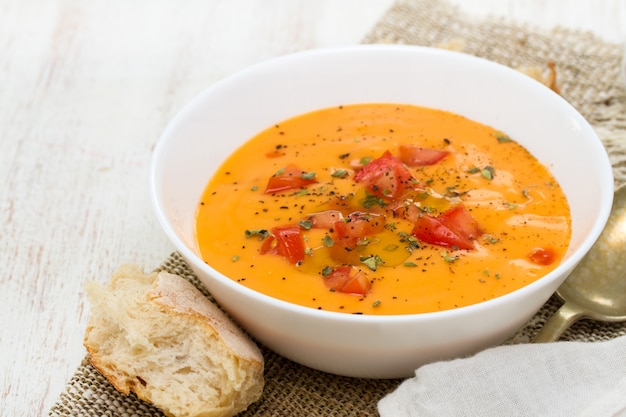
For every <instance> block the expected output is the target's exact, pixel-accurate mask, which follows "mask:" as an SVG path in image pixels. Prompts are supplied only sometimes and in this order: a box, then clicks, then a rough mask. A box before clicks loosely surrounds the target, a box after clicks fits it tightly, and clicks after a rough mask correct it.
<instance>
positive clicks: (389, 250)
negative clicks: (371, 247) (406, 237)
mask: <svg viewBox="0 0 626 417" xmlns="http://www.w3.org/2000/svg"><path fill="white" fill-rule="evenodd" d="M399 247H400V246H398V245H396V244H393V243H392V244H390V245H387V246H385V247H384V248H383V250H386V251H387V252H393V251H395V250H397V249H398V248H399Z"/></svg>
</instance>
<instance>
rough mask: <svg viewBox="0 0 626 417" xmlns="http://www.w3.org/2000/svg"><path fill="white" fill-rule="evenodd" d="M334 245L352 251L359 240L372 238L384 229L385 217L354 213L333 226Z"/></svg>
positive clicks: (359, 212)
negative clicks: (339, 244)
mask: <svg viewBox="0 0 626 417" xmlns="http://www.w3.org/2000/svg"><path fill="white" fill-rule="evenodd" d="M332 229H333V234H334V237H335V243H337V242H340V243H341V244H342V245H343V246H345V247H347V248H350V249H354V248H355V247H356V245H357V242H358V241H359V239H364V238H366V237H368V236H373V235H375V234H377V233H380V232H382V231H383V230H384V229H385V216H383V215H380V214H373V213H366V212H361V211H355V212H353V213H350V214H348V216H347V217H346V218H345V219H344V220H341V221H338V222H335V223H334V224H333V227H332Z"/></svg>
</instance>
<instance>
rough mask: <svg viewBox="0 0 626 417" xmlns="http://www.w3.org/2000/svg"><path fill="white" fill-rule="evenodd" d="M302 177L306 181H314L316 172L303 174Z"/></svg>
mask: <svg viewBox="0 0 626 417" xmlns="http://www.w3.org/2000/svg"><path fill="white" fill-rule="evenodd" d="M300 176H301V177H302V179H304V180H312V179H314V178H315V172H303V173H302V174H301V175H300Z"/></svg>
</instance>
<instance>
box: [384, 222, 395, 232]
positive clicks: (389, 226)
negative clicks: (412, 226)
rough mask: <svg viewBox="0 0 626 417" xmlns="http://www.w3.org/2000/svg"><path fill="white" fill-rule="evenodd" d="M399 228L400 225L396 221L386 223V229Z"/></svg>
mask: <svg viewBox="0 0 626 417" xmlns="http://www.w3.org/2000/svg"><path fill="white" fill-rule="evenodd" d="M397 228H398V226H397V225H396V223H395V222H391V223H385V229H387V230H389V231H392V232H393V231H394V230H396V229H397Z"/></svg>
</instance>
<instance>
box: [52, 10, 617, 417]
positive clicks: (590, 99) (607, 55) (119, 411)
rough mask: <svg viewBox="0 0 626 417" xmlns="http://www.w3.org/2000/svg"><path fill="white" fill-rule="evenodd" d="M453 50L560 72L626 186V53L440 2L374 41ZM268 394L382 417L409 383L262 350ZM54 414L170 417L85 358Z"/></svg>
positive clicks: (268, 405) (584, 325)
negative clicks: (337, 371)
mask: <svg viewBox="0 0 626 417" xmlns="http://www.w3.org/2000/svg"><path fill="white" fill-rule="evenodd" d="M364 42H365V43H405V44H415V45H425V46H436V47H445V48H453V49H457V50H460V51H462V52H465V53H469V54H473V55H477V56H480V57H484V58H487V59H490V60H493V61H496V62H500V63H502V64H505V65H508V66H510V67H513V68H523V67H525V68H531V67H532V68H545V67H546V65H547V62H549V61H552V62H554V63H555V65H556V73H557V83H558V85H559V87H560V91H561V94H562V96H563V97H564V98H565V99H566V100H568V101H569V102H570V103H571V104H572V105H574V107H576V108H577V109H578V110H579V111H580V112H581V113H582V114H583V116H585V117H586V118H587V120H588V121H589V122H590V123H591V124H592V126H593V127H594V128H595V129H596V132H597V133H598V135H599V136H600V138H601V139H602V141H603V143H604V144H605V146H606V148H607V150H608V152H609V155H610V158H611V162H612V164H613V167H614V172H615V178H616V183H623V182H626V92H625V89H624V83H623V80H622V78H621V74H620V69H619V63H620V59H621V48H620V47H619V45H616V44H608V43H605V42H603V41H601V40H600V39H598V38H596V37H594V36H592V35H591V34H588V33H581V32H576V31H568V30H564V29H560V28H555V29H553V30H551V31H541V30H537V29H535V28H532V27H528V26H523V25H518V24H515V23H512V22H505V21H502V20H501V19H496V18H487V19H484V20H476V19H473V18H470V17H468V16H467V15H463V14H462V13H461V12H460V10H459V9H458V8H456V7H454V6H452V5H450V4H449V3H446V2H445V1H439V0H398V1H397V2H396V3H395V4H394V5H393V6H392V7H391V8H390V9H389V10H388V11H387V13H386V14H385V15H384V16H383V17H382V19H381V20H380V21H379V23H378V24H377V25H376V26H375V27H374V28H373V29H372V30H371V32H370V33H369V34H368V35H367V36H366V38H365V39H364ZM158 269H160V270H166V271H168V272H172V273H176V274H178V275H181V276H183V277H185V278H187V279H188V280H190V281H191V282H192V283H194V284H195V285H196V286H198V287H199V288H200V289H201V290H202V291H203V292H204V293H205V295H207V296H208V297H210V295H209V294H208V293H207V292H206V290H205V289H204V288H203V287H202V285H201V284H200V282H199V281H198V279H197V278H196V277H195V276H194V274H193V272H192V271H191V270H190V269H189V267H188V266H187V265H186V264H185V262H184V261H183V259H182V258H181V257H180V255H179V254H177V253H173V254H172V255H171V256H170V257H169V258H168V259H166V260H165V261H164V262H163V264H162V265H161V266H160V267H159V268H158ZM560 304H561V303H560V301H559V300H558V299H556V297H553V298H552V299H550V300H549V301H548V302H547V303H546V305H545V306H544V307H543V308H542V309H541V310H540V311H539V312H538V313H537V314H536V315H535V316H534V317H533V318H532V319H531V320H530V321H529V322H528V323H527V325H526V326H524V327H523V328H522V329H520V330H519V332H518V333H517V334H515V335H514V336H513V337H512V338H511V339H510V340H508V341H507V342H505V343H507V344H512V343H525V342H529V341H530V340H532V339H533V337H534V335H535V334H536V332H537V331H538V330H539V329H540V328H541V327H542V326H543V324H544V323H545V321H546V320H547V318H548V317H549V316H551V315H552V314H553V313H554V312H555V311H556V310H557V308H558V307H559V306H560ZM622 335H626V324H622V323H614V324H607V323H599V322H594V321H590V320H582V321H580V322H578V323H576V324H575V325H574V326H572V328H571V329H569V330H568V331H567V332H566V333H565V334H564V335H563V337H562V338H561V340H584V341H598V340H608V339H611V338H614V337H617V336H622ZM261 349H262V351H263V354H264V356H265V361H266V363H265V366H266V370H265V379H266V387H265V391H264V394H263V397H262V399H261V400H260V401H259V402H257V403H255V404H253V405H252V406H251V407H250V408H249V409H248V410H246V411H245V412H243V413H241V414H240V415H241V416H250V417H251V416H313V417H315V416H334V417H344V416H359V417H366V416H377V415H378V413H377V411H376V405H377V402H378V400H379V399H380V398H382V397H383V396H384V395H385V394H386V393H388V392H390V391H391V390H393V389H395V387H397V385H398V384H399V382H400V381H399V380H366V379H353V378H345V377H338V376H334V375H329V374H326V373H323V372H319V371H315V370H312V369H309V368H306V367H303V366H300V365H298V364H296V363H294V362H291V361H289V360H287V359H285V358H282V357H281V356H279V355H277V354H275V353H273V352H271V351H270V350H268V349H266V348H265V347H263V346H261ZM49 415H50V416H142V417H143V416H162V415H163V414H162V413H161V412H160V411H159V410H157V409H155V408H154V407H152V406H150V405H148V404H146V403H144V402H142V401H140V400H138V399H137V398H136V397H135V396H134V395H129V396H125V395H122V394H120V393H118V392H117V391H116V390H115V389H114V388H113V387H112V386H111V385H110V384H109V383H108V381H107V380H106V379H105V378H104V377H103V376H102V375H100V374H99V373H98V372H97V371H96V370H95V369H94V368H93V367H92V366H91V365H90V364H89V362H88V359H87V358H85V359H84V360H83V362H82V364H81V365H80V367H79V368H78V369H77V370H76V373H75V374H74V376H73V377H72V379H71V380H70V381H69V382H68V384H67V386H66V389H65V391H64V392H62V393H61V395H60V396H59V398H58V400H57V402H56V403H55V404H54V405H53V407H52V408H51V410H50V413H49Z"/></svg>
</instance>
